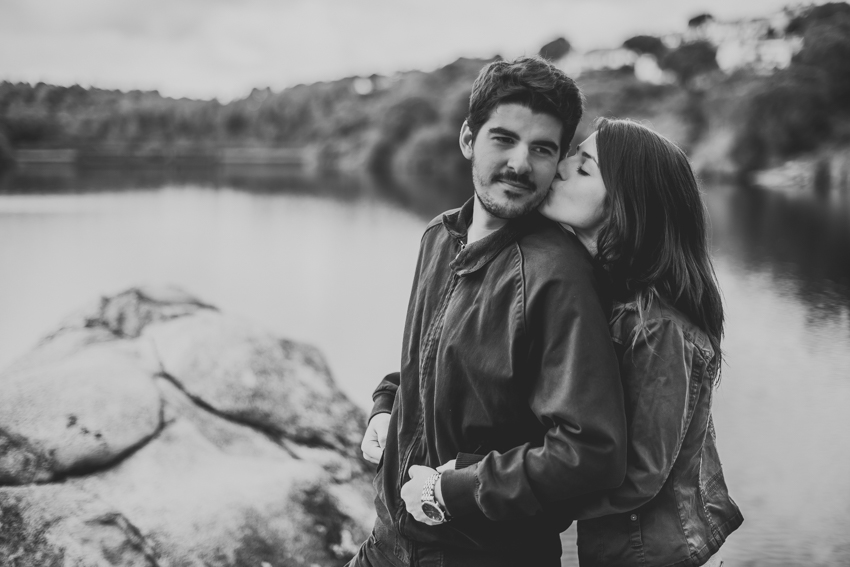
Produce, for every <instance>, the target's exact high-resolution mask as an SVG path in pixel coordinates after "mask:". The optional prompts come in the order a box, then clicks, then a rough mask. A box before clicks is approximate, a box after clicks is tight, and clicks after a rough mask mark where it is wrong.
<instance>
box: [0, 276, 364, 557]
mask: <svg viewBox="0 0 850 567" xmlns="http://www.w3.org/2000/svg"><path fill="white" fill-rule="evenodd" d="M363 422H364V416H363V414H362V412H361V411H360V410H358V409H357V408H356V407H355V406H354V405H353V404H352V403H351V402H350V401H349V400H348V399H347V398H346V397H345V396H344V395H343V394H342V393H341V392H340V391H339V389H338V388H337V387H336V385H335V384H334V382H333V380H332V379H331V377H330V373H329V371H328V368H327V365H326V364H325V362H324V360H323V359H322V357H321V354H320V353H319V352H318V351H317V350H316V349H314V348H311V347H307V346H304V345H299V344H297V343H293V342H290V341H286V340H281V339H278V338H275V337H272V336H270V335H268V334H267V333H265V332H264V331H262V330H261V329H257V328H255V327H254V326H252V325H250V324H248V323H246V322H244V321H240V320H236V319H233V318H231V317H227V316H224V315H222V314H220V313H218V311H217V310H216V309H215V308H213V307H211V306H209V305H207V304H204V303H203V302H201V301H199V300H197V299H195V298H193V297H191V296H189V295H188V294H186V293H184V292H181V291H179V290H173V289H167V290H152V289H144V290H141V289H132V290H128V291H126V292H124V293H121V294H118V295H116V296H113V297H107V298H103V299H101V300H99V301H97V302H95V303H94V304H93V305H91V306H89V307H87V308H85V309H83V310H81V311H80V312H78V313H77V314H75V315H73V316H72V317H70V318H68V319H66V320H65V321H64V322H63V323H62V324H61V325H60V327H59V328H58V329H57V330H56V331H55V332H53V333H51V334H50V335H49V336H48V337H47V338H46V339H45V340H43V341H42V342H41V343H40V344H39V345H38V346H37V347H36V348H35V349H34V350H33V351H32V352H30V353H28V354H27V355H25V356H24V357H22V358H21V359H19V360H18V361H16V362H15V363H13V364H12V365H11V366H10V367H9V368H8V369H7V370H5V371H4V372H3V373H2V374H0V565H4V566H5V565H10V566H15V567H23V566H41V565H49V566H60V565H61V566H72V565H73V566H88V565H93V566H100V565H116V566H119V565H120V566H124V565H127V566H130V565H132V566H136V565H138V566H142V565H145V566H148V565H150V566H158V567H165V566H175V567H177V566H195V565H197V566H198V567H200V566H220V567H230V566H234V567H235V566H243V565H246V566H247V565H252V566H253V565H256V566H261V565H264V564H268V565H274V566H276V567H280V566H287V565H292V566H295V565H299V566H300V565H323V566H324V565H343V564H344V563H345V562H346V561H347V560H348V559H349V558H350V557H351V555H352V554H353V553H354V552H355V551H356V549H357V546H358V544H359V543H360V542H361V541H363V539H365V537H366V536H367V534H368V530H369V528H370V527H371V523H372V521H373V518H374V516H373V514H374V513H373V508H372V504H371V500H372V489H371V484H370V480H371V473H370V472H369V470H368V467H367V466H366V464H365V463H364V462H363V460H362V459H361V458H360V457H359V451H358V445H359V440H360V437H361V435H362V427H363ZM60 479H61V480H63V482H62V483H61V484H50V481H53V480H60ZM26 483H41V484H30V485H29V486H23V487H14V486H9V485H13V484H26ZM44 483H47V484H44ZM2 485H6V486H2Z"/></svg>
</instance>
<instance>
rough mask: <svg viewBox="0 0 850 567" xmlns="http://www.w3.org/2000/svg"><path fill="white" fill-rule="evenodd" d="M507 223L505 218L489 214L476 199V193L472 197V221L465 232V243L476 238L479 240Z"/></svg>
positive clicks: (469, 242)
mask: <svg viewBox="0 0 850 567" xmlns="http://www.w3.org/2000/svg"><path fill="white" fill-rule="evenodd" d="M507 223H508V221H507V219H500V218H499V217H494V216H493V215H491V214H490V213H489V212H488V211H487V210H486V209H485V208H484V206H483V205H481V201H479V200H478V195H475V197H474V203H473V207H472V223H471V224H470V225H469V230H468V231H467V233H466V243H467V244H472V243H473V242H475V241H476V240H481V239H482V238H484V237H485V236H488V235H490V234H492V233H494V232H496V231H497V230H499V229H500V228H502V227H503V226H505V225H506V224H507Z"/></svg>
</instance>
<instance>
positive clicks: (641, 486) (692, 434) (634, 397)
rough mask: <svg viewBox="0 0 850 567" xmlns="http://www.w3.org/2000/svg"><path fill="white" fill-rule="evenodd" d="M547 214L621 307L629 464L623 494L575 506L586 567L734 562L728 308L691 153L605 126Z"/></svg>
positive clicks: (617, 330)
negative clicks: (719, 438)
mask: <svg viewBox="0 0 850 567" xmlns="http://www.w3.org/2000/svg"><path fill="white" fill-rule="evenodd" d="M540 210H541V212H542V214H543V215H544V216H546V217H549V218H550V219H553V220H556V221H558V222H560V223H562V224H564V225H567V226H568V227H570V228H571V229H572V230H573V231H574V232H575V234H576V235H577V236H578V238H579V239H580V240H581V242H582V243H583V244H584V246H585V247H586V248H587V249H588V250H589V251H590V253H591V254H592V255H593V256H595V257H596V258H597V259H598V261H599V262H601V264H602V266H603V267H604V268H605V270H606V271H607V273H608V274H609V276H610V278H611V284H612V285H613V291H614V297H615V299H616V303H615V306H614V310H613V315H612V319H611V332H612V337H613V339H614V343H615V346H616V348H617V354H618V357H619V360H620V371H621V378H622V381H623V389H624V394H625V402H626V415H627V419H628V424H629V447H628V468H627V472H626V479H625V481H624V482H623V484H622V485H621V486H620V487H619V488H617V489H615V490H613V491H610V492H606V493H601V494H594V495H590V496H588V497H586V498H584V499H582V500H581V502H578V503H577V504H576V508H577V511H576V514H575V517H576V518H578V519H579V520H580V521H579V523H578V553H579V561H580V563H581V565H582V567H588V566H594V565H608V566H613V565H665V566H672V565H677V566H678V565H704V564H708V565H721V564H722V560H721V559H720V556H719V555H718V554H717V551H718V549H719V548H720V546H721V545H722V544H723V542H724V541H725V539H726V537H727V536H728V535H729V534H730V533H731V532H733V531H734V530H735V529H737V528H738V526H740V525H741V522H742V521H743V517H742V516H741V513H740V511H739V510H738V507H737V506H736V505H735V503H734V501H732V499H731V498H730V497H729V495H728V492H727V489H726V483H725V481H724V479H723V472H722V470H721V467H720V460H719V458H718V455H717V449H716V447H715V436H714V427H713V424H712V420H711V400H712V392H713V388H714V386H715V385H716V383H717V381H718V379H719V369H720V362H721V349H720V338H721V336H722V334H723V307H722V305H721V300H720V292H719V290H718V287H717V282H716V279H715V276H714V270H713V268H712V265H711V260H710V258H709V254H708V245H707V236H706V219H705V211H704V207H703V203H702V201H701V198H700V193H699V189H698V187H697V183H696V180H695V179H694V175H693V172H692V171H691V168H690V164H689V163H688V160H687V157H686V156H685V154H684V153H683V152H682V151H681V150H680V149H679V148H678V147H676V145H675V144H673V143H672V142H670V141H669V140H667V139H665V138H664V137H662V136H660V135H659V134H657V133H655V132H653V131H652V130H650V129H648V128H646V127H644V126H641V125H640V124H637V123H635V122H631V121H628V120H602V121H601V122H600V123H599V124H598V126H597V129H596V131H595V132H594V133H593V134H592V135H591V136H590V137H589V138H588V139H587V140H585V141H584V142H583V143H582V144H580V145H579V147H578V149H577V151H576V153H575V155H573V156H571V157H569V158H568V159H565V160H563V161H562V163H561V164H560V165H559V169H558V176H557V178H556V179H555V183H554V184H553V186H552V189H551V191H550V193H549V195H548V196H547V199H546V200H545V201H544V203H543V205H542V206H541V209H540Z"/></svg>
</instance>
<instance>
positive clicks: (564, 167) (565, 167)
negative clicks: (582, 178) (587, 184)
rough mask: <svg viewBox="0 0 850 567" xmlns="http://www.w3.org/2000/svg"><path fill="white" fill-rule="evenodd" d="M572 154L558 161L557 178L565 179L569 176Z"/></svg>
mask: <svg viewBox="0 0 850 567" xmlns="http://www.w3.org/2000/svg"><path fill="white" fill-rule="evenodd" d="M572 161H573V158H572V156H569V157H565V158H564V159H562V160H561V161H560V162H559V163H558V174H557V175H558V179H566V178H568V177H569V176H570V171H571V168H570V164H571V163H572Z"/></svg>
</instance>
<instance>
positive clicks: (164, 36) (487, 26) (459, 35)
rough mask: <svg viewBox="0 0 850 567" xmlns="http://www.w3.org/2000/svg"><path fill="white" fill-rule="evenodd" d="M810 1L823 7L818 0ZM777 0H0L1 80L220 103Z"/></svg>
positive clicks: (528, 50) (599, 41)
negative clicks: (256, 92) (265, 90)
mask: <svg viewBox="0 0 850 567" xmlns="http://www.w3.org/2000/svg"><path fill="white" fill-rule="evenodd" d="M818 3H822V2H818ZM787 4H789V2H788V1H787V0H710V1H708V0H517V1H515V0H431V1H428V2H416V1H412V0H144V1H141V0H0V80H11V81H27V82H33V83H34V82H38V81H44V82H48V83H54V84H60V85H70V84H73V83H79V84H82V85H85V86H90V85H94V86H99V87H104V88H118V89H124V90H128V89H143V90H152V89H157V90H159V91H160V92H161V93H162V94H164V95H168V96H175V97H180V96H188V97H192V98H212V97H218V98H219V99H220V100H223V101H227V100H230V99H232V98H238V97H242V96H245V95H246V94H248V93H249V92H250V91H251V89H252V88H253V87H261V88H262V87H266V86H268V87H272V88H273V89H275V90H279V89H282V88H285V87H287V86H292V85H295V84H298V83H309V82H315V81H321V80H331V79H337V78H341V77H345V76H351V75H358V74H360V75H369V74H372V73H392V72H394V71H400V70H409V69H425V70H430V69H435V68H437V67H440V66H442V65H445V64H447V63H450V62H451V61H453V60H454V59H456V58H457V57H461V56H466V57H490V56H492V55H495V54H500V55H502V56H505V57H512V56H516V55H520V54H532V53H536V52H537V50H538V49H539V48H540V47H541V46H542V45H543V44H544V43H546V42H548V41H550V40H552V39H554V38H556V37H559V36H563V37H566V38H567V39H568V40H569V41H570V42H571V43H572V44H573V45H574V47H576V48H578V49H581V50H588V49H594V48H599V47H615V46H617V45H619V44H621V43H622V41H623V40H624V39H626V38H628V37H631V36H632V35H636V34H639V33H651V34H661V33H667V32H674V31H681V30H682V29H684V28H685V26H686V23H687V20H688V19H689V18H690V17H692V16H694V15H697V14H700V13H704V12H708V13H711V14H712V15H714V16H715V17H716V18H718V19H731V18H739V17H752V16H759V15H766V14H770V13H773V12H776V11H778V10H780V9H781V8H782V7H783V6H785V5H787Z"/></svg>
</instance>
